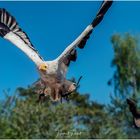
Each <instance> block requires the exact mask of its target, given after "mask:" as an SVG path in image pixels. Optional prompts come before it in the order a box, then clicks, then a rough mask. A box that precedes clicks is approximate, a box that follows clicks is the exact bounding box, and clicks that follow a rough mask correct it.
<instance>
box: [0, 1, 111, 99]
mask: <svg viewBox="0 0 140 140" xmlns="http://www.w3.org/2000/svg"><path fill="white" fill-rule="evenodd" d="M111 5H112V1H103V3H102V5H101V7H100V9H99V12H98V13H97V15H96V17H95V19H94V20H93V21H92V23H91V24H89V25H88V26H87V27H86V28H85V30H84V31H83V32H82V33H81V34H80V35H79V36H78V37H77V38H76V39H75V40H74V41H73V42H72V43H71V44H70V45H69V46H68V47H67V48H66V49H65V50H64V51H63V52H62V54H61V55H60V56H58V57H57V58H56V59H55V60H52V61H45V60H44V59H43V58H42V57H41V56H40V55H39V53H38V52H37V50H36V49H35V48H34V46H33V45H32V43H31V41H30V39H29V37H28V36H27V34H26V33H25V32H24V31H23V30H22V29H21V28H20V27H19V25H18V23H17V22H16V19H15V18H14V17H13V16H12V15H11V14H10V13H9V12H7V11H6V10H5V9H3V8H1V9H0V36H1V37H3V38H4V39H6V40H8V41H10V42H11V43H13V44H14V45H15V46H17V47H18V48H19V49H20V50H21V51H23V52H24V53H25V54H26V55H27V56H28V57H29V58H30V59H31V60H32V61H33V62H34V63H35V65H36V66H37V69H38V71H39V74H40V80H39V81H38V82H36V84H35V85H36V86H39V88H40V89H42V87H43V92H44V93H45V95H50V96H51V99H53V100H54V101H56V100H59V99H60V95H64V94H65V93H68V92H72V91H74V90H75V89H76V84H75V83H74V82H71V81H69V80H67V79H66V73H67V70H68V67H69V65H70V62H71V61H76V59H77V48H80V49H83V48H84V46H85V44H86V42H87V40H88V39H89V37H90V35H91V33H92V31H93V29H94V28H95V27H96V26H97V25H98V24H99V23H100V22H101V21H102V19H103V17H104V15H105V13H106V12H107V10H108V9H109V8H110V6H111Z"/></svg>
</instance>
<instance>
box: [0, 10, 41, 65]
mask: <svg viewBox="0 0 140 140" xmlns="http://www.w3.org/2000/svg"><path fill="white" fill-rule="evenodd" d="M0 36H1V37H3V38H4V39H7V40H9V41H10V42H12V43H13V44H14V45H16V46H17V47H18V48H19V49H21V50H22V51H23V52H24V53H25V54H26V55H27V56H28V57H29V58H30V59H31V60H32V61H34V62H35V64H36V65H37V66H39V64H40V63H42V61H43V59H42V58H41V56H40V55H39V54H38V52H37V50H36V49H35V48H34V47H33V45H32V43H31V42H30V39H29V38H28V36H27V34H26V33H25V32H24V31H23V30H22V29H21V28H20V27H19V25H18V23H17V22H16V19H15V18H14V17H13V16H11V15H10V14H9V13H8V12H7V11H6V10H5V9H3V8H2V9H0Z"/></svg>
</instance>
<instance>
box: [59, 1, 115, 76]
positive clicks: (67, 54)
mask: <svg viewBox="0 0 140 140" xmlns="http://www.w3.org/2000/svg"><path fill="white" fill-rule="evenodd" d="M111 5H112V1H103V2H102V5H101V7H100V9H99V12H98V13H97V15H96V17H95V19H94V20H93V21H92V23H91V24H90V25H88V26H87V27H86V29H85V30H84V31H83V32H82V33H81V34H80V36H79V37H78V38H77V39H76V40H75V41H74V42H72V43H71V44H70V45H69V46H68V47H67V48H66V49H65V50H64V51H63V53H62V54H61V55H60V56H59V57H58V58H57V60H58V61H59V62H60V63H61V65H60V66H61V69H63V74H64V75H65V73H66V71H67V67H68V66H69V64H70V62H71V61H76V58H77V52H76V47H79V48H80V49H83V48H84V46H85V44H86V42H87V40H88V39H89V37H90V35H91V33H92V31H93V28H95V27H96V26H97V25H98V24H99V23H100V22H101V21H102V19H103V17H104V15H105V13H106V12H107V10H108V9H109V8H110V6H111Z"/></svg>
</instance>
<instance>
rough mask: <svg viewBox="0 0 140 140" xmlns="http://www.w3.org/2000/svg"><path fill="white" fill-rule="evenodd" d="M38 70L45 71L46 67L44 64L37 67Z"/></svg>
mask: <svg viewBox="0 0 140 140" xmlns="http://www.w3.org/2000/svg"><path fill="white" fill-rule="evenodd" d="M39 70H40V71H46V70H47V66H46V64H44V63H43V64H41V65H40V66H39Z"/></svg>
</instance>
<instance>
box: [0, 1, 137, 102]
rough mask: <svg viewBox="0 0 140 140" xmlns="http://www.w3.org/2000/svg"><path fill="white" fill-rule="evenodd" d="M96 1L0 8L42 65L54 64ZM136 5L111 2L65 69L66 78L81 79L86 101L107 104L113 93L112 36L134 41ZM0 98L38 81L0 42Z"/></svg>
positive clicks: (21, 55)
mask: <svg viewBox="0 0 140 140" xmlns="http://www.w3.org/2000/svg"><path fill="white" fill-rule="evenodd" d="M100 4H101V1H90V2H74V1H73V2H0V5H1V7H2V8H6V9H7V10H8V11H9V12H10V13H11V14H12V15H13V16H14V17H15V18H16V19H17V21H18V23H19V25H20V27H21V28H22V29H23V30H24V31H25V32H26V33H27V34H28V36H29V37H30V40H31V42H32V43H33V44H34V46H35V48H36V49H37V50H38V51H39V53H40V54H41V55H42V56H43V57H44V59H46V60H52V59H54V58H56V57H57V56H58V55H59V54H60V53H61V52H62V51H63V50H64V49H65V48H66V46H68V45H69V44H70V43H71V42H72V41H73V40H74V39H75V38H76V37H77V36H78V35H79V34H80V33H81V32H82V31H83V29H84V28H85V27H86V26H87V25H88V24H89V23H90V22H91V21H92V19H93V18H94V17H95V15H96V13H97V11H98V8H99V7H100ZM139 13H140V2H118V1H115V2H114V3H113V5H112V7H111V8H110V9H109V11H108V12H107V14H106V15H105V17H104V19H103V21H102V22H101V23H100V24H99V25H98V26H97V27H96V28H95V30H94V32H93V34H92V36H91V38H90V39H89V40H88V43H87V45H86V47H85V49H84V50H78V59H77V61H76V62H75V63H72V64H71V65H70V68H69V71H68V75H67V77H68V78H71V77H75V78H77V79H78V77H79V76H81V75H82V76H83V79H82V81H81V87H80V89H79V90H80V92H81V93H83V94H84V93H89V94H90V95H91V99H93V100H96V101H98V102H101V103H108V102H109V100H110V98H109V94H110V93H112V92H113V89H112V88H111V87H108V86H107V81H108V80H109V79H110V78H111V77H112V75H113V70H114V69H113V68H111V60H112V58H113V49H112V45H111V42H110V38H111V36H112V35H113V34H114V33H121V34H124V33H126V32H129V33H132V34H134V35H139V32H140V18H139ZM0 49H1V51H0V64H1V66H0V67H1V68H0V93H1V98H2V97H3V95H4V94H3V92H2V91H3V90H4V89H8V88H10V89H11V93H12V92H13V91H14V90H15V89H16V87H19V86H22V87H27V85H30V84H32V83H33V82H34V81H36V79H38V77H39V75H38V73H37V70H36V67H35V65H34V63H33V62H32V61H30V59H29V58H28V57H27V56H26V55H25V54H24V53H22V52H21V51H20V50H19V49H18V48H16V47H15V46H14V45H12V44H11V43H10V42H7V41H6V40H4V39H2V38H1V39H0Z"/></svg>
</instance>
